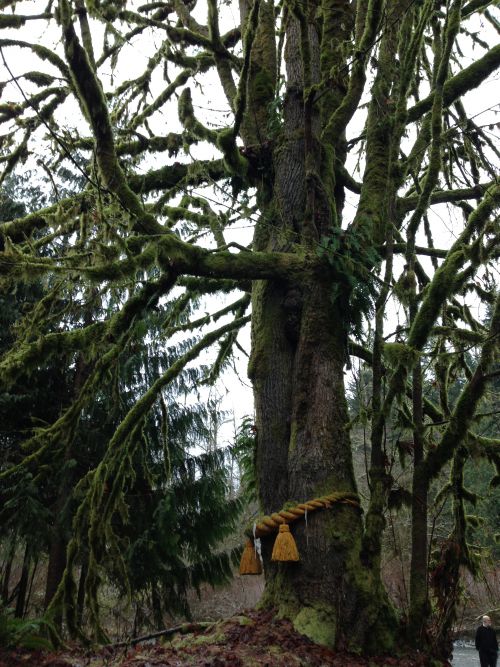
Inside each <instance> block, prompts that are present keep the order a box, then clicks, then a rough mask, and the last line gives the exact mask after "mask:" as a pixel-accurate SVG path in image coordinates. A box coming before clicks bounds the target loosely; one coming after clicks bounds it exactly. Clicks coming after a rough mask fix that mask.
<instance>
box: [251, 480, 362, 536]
mask: <svg viewBox="0 0 500 667" xmlns="http://www.w3.org/2000/svg"><path fill="white" fill-rule="evenodd" d="M335 504H343V505H351V506H353V507H358V508H360V504H359V496H358V495H357V494H356V493H351V492H349V491H334V492H333V493H329V494H328V495H326V496H320V497H319V498H314V499H313V500H308V501H307V502H305V503H299V504H298V505H295V507H287V509H286V510H281V511H280V512H274V513H273V514H271V515H270V516H264V517H262V518H260V519H259V521H258V523H256V524H254V526H252V527H251V528H248V529H247V530H246V531H245V532H246V534H247V535H248V537H250V538H254V537H255V538H260V537H265V536H266V535H269V534H270V533H274V532H276V531H277V530H278V529H279V527H280V526H281V525H282V524H284V523H293V522H294V521H297V520H298V519H301V518H302V517H303V516H305V514H306V512H307V513H308V514H309V512H315V511H316V510H320V509H328V508H329V507H331V506H332V505H335Z"/></svg>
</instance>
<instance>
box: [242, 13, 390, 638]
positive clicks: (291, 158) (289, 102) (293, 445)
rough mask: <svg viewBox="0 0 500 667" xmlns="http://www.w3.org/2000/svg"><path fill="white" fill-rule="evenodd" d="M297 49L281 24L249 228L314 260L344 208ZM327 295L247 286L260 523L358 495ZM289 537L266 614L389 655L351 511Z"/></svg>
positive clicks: (273, 573)
mask: <svg viewBox="0 0 500 667" xmlns="http://www.w3.org/2000/svg"><path fill="white" fill-rule="evenodd" d="M308 30H309V34H308V40H309V45H310V52H311V68H310V72H309V75H310V77H311V82H312V83H314V82H315V81H318V80H319V72H320V57H319V40H318V35H317V32H316V29H315V26H314V25H313V24H310V25H309V27H308ZM300 42H301V35H300V27H299V24H298V21H295V20H292V19H290V20H289V24H288V29H287V44H286V51H285V60H286V64H287V91H286V95H285V102H284V123H285V125H284V128H283V131H282V136H281V138H280V141H279V146H278V147H277V148H276V149H275V151H274V155H273V170H272V172H273V173H272V176H273V177H274V189H273V192H272V196H271V197H270V199H269V200H268V201H267V202H265V206H263V209H264V213H263V218H262V221H261V223H260V224H259V225H258V227H257V229H256V235H255V241H254V245H255V248H256V249H268V250H287V251H290V250H291V249H296V251H297V252H305V251H306V249H307V250H308V251H309V252H316V249H317V241H318V240H319V239H320V238H322V237H323V236H324V235H328V234H331V233H332V228H333V227H334V226H337V225H338V221H337V214H338V211H339V210H341V208H342V201H343V191H342V188H337V189H335V188H334V183H333V181H332V172H331V170H330V171H329V167H331V165H329V164H328V156H327V155H326V153H325V151H324V149H323V147H322V145H321V143H320V142H319V139H318V137H319V135H320V118H319V112H318V110H317V109H308V108H307V105H306V104H305V103H304V95H303V91H304V74H303V67H302V56H301V46H300ZM330 157H331V156H330ZM314 161H316V163H317V165H319V166H318V167H317V171H318V172H321V179H322V183H323V185H325V184H326V186H327V187H328V188H330V189H329V191H328V192H326V193H325V190H324V189H323V188H322V187H321V186H318V184H317V180H315V178H314V175H313V174H312V173H311V167H312V168H313V169H314V165H313V164H312V163H313V162H314ZM322 165H326V166H324V168H323V166H322ZM328 179H330V180H328ZM334 193H335V196H334ZM335 197H336V199H335ZM263 199H264V195H263V193H262V192H261V201H262V200H263ZM334 287H335V286H334V285H333V284H332V283H331V278H330V277H329V276H328V275H325V276H321V275H317V276H304V279H303V281H302V282H300V283H298V282H295V283H293V282H289V283H287V284H283V283H278V282H268V281H267V282H258V283H255V284H254V288H253V297H252V299H253V300H252V308H253V316H252V356H251V361H250V365H249V375H250V377H251V379H252V382H253V386H254V394H255V409H256V425H257V472H258V478H259V493H260V499H261V503H262V509H263V511H264V512H265V513H271V512H276V511H279V510H280V509H282V507H283V505H284V503H285V502H287V501H294V502H304V501H307V500H309V499H313V498H315V497H317V496H321V495H324V494H328V493H331V492H333V491H345V492H356V483H355V479H354V474H353V465H352V454H351V448H350V440H349V428H348V423H349V419H348V412H347V402H346V398H345V387H344V363H345V360H346V343H347V338H346V330H347V322H346V317H347V314H346V313H345V312H343V311H342V303H343V300H342V299H334V298H333V294H334ZM338 287H340V289H341V290H342V289H343V286H338ZM293 534H294V537H295V539H296V542H297V546H298V548H299V552H300V556H301V560H300V562H299V563H294V564H288V563H283V564H281V563H279V564H276V563H271V562H270V553H271V549H272V544H273V539H274V537H273V536H272V537H269V538H266V539H265V540H263V556H264V566H265V575H266V590H265V594H264V600H263V602H264V604H268V605H272V606H274V607H276V608H277V609H278V611H279V613H280V614H282V615H284V616H286V617H288V618H291V619H292V620H293V623H294V626H295V627H296V628H297V629H298V630H299V631H300V632H302V633H304V634H306V635H308V636H310V637H311V638H313V639H314V640H316V641H318V642H320V643H323V644H328V645H331V646H334V645H337V646H347V647H351V648H360V647H362V648H364V649H365V650H368V651H370V650H374V651H375V650H379V651H380V650H384V649H385V648H387V647H388V646H390V644H391V641H392V639H393V635H394V631H395V627H396V624H395V622H394V617H393V615H392V612H391V610H390V607H389V605H388V603H387V599H386V596H385V592H384V590H383V588H382V586H381V583H380V577H379V572H378V570H377V569H376V568H372V567H370V566H369V565H364V564H362V563H361V560H360V552H361V540H362V535H363V525H362V520H361V513H360V510H359V509H358V508H355V507H352V506H347V505H337V506H334V507H333V508H332V509H329V510H326V511H322V512H317V513H314V514H311V515H310V516H309V517H308V519H307V524H306V522H305V521H298V522H296V523H295V524H294V527H293ZM372 640H374V641H376V642H377V644H378V646H375V645H374V644H373V645H372Z"/></svg>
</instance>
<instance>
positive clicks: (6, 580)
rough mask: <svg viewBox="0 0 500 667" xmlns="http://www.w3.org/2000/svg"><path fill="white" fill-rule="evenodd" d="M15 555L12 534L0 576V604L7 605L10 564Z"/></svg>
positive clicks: (14, 538) (14, 537)
mask: <svg viewBox="0 0 500 667" xmlns="http://www.w3.org/2000/svg"><path fill="white" fill-rule="evenodd" d="M15 554H16V535H15V534H14V535H13V536H12V538H11V540H10V545H9V551H8V554H7V559H6V563H5V569H4V571H3V576H2V602H3V603H4V604H6V603H7V600H8V599H9V584H10V573H11V572H12V564H13V562H14V556H15Z"/></svg>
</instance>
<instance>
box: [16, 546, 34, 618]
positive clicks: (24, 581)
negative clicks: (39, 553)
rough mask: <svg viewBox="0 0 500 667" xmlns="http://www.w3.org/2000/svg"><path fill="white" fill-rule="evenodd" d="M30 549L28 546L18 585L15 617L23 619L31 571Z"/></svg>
mask: <svg viewBox="0 0 500 667" xmlns="http://www.w3.org/2000/svg"><path fill="white" fill-rule="evenodd" d="M30 560H31V559H30V548H29V546H28V544H26V548H25V550H24V558H23V567H22V570H21V578H20V580H19V583H18V591H17V599H16V609H15V611H14V615H15V617H16V618H23V616H24V608H25V604H26V593H27V591H28V582H29V571H30Z"/></svg>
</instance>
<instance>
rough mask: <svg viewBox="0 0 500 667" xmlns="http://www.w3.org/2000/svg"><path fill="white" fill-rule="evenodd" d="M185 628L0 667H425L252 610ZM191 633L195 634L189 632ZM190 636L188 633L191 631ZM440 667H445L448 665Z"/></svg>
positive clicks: (2, 657)
mask: <svg viewBox="0 0 500 667" xmlns="http://www.w3.org/2000/svg"><path fill="white" fill-rule="evenodd" d="M204 625H205V624H203V625H199V626H197V625H196V624H194V625H191V626H190V625H189V624H186V625H185V626H183V628H182V631H181V630H179V632H177V633H175V634H173V635H171V636H169V637H168V639H167V638H163V639H155V640H152V639H151V640H147V641H144V642H142V643H138V644H136V645H135V646H133V647H130V645H129V646H123V645H114V646H113V645H110V646H108V647H104V648H99V649H94V650H92V651H89V650H87V651H83V650H82V649H81V648H80V649H76V648H75V649H71V648H66V649H64V650H61V651H58V652H52V653H48V652H40V651H37V652H36V651H35V652H30V651H27V650H22V649H18V650H15V651H2V650H1V649H0V667H183V666H184V665H186V666H187V665H189V666H196V667H205V666H207V667H208V666H210V667H260V666H264V665H268V666H269V667H285V666H286V667H302V666H304V667H323V666H324V667H330V666H331V667H426V666H427V665H429V664H430V663H429V661H428V660H427V659H426V658H425V657H424V656H422V655H418V654H417V655H413V656H407V657H404V658H403V657H402V658H394V657H388V656H378V657H372V658H369V659H368V658H360V657H359V656H356V655H353V654H349V653H338V652H334V651H331V650H329V649H327V648H324V647H322V646H318V645H317V644H314V643H313V642H311V641H310V640H309V639H307V638H306V637H304V636H303V635H300V634H299V633H297V632H296V631H295V630H293V628H292V626H291V624H290V623H289V622H288V621H285V620H278V619H276V618H275V617H274V616H273V614H272V612H262V611H248V612H246V613H245V615H239V616H233V617H232V618H229V619H226V620H224V621H218V622H216V623H212V624H209V625H208V627H203V626H204ZM189 630H192V631H189ZM188 631H189V632H188ZM433 664H434V665H436V666H437V664H442V666H443V667H446V666H449V664H450V663H448V662H443V663H436V662H434V663H433Z"/></svg>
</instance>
